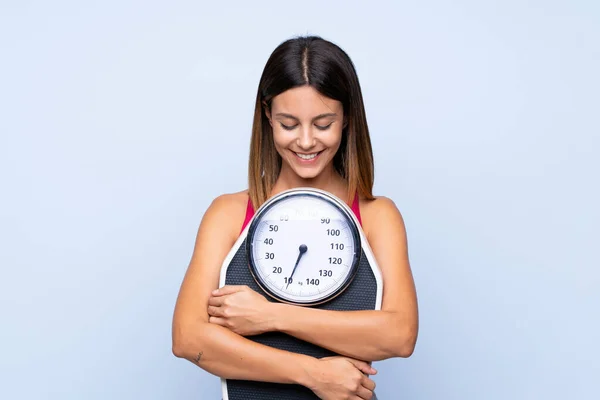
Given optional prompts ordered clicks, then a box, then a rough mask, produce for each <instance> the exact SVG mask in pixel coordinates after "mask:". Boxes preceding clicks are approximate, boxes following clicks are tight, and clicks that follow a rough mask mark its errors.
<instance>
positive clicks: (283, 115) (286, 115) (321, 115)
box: [275, 113, 337, 121]
mask: <svg viewBox="0 0 600 400" xmlns="http://www.w3.org/2000/svg"><path fill="white" fill-rule="evenodd" d="M275 116H276V117H284V118H291V119H295V120H296V121H298V118H296V117H294V116H293V115H292V114H286V113H277V114H275ZM335 116H337V114H336V113H326V114H320V115H317V116H316V117H314V118H313V119H312V120H313V121H316V120H318V119H321V118H326V117H335Z"/></svg>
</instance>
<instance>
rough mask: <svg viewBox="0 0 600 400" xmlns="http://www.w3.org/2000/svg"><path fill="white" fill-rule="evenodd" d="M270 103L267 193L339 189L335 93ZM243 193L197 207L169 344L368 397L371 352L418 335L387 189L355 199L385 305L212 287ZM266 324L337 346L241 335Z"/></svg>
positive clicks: (293, 94)
mask: <svg viewBox="0 0 600 400" xmlns="http://www.w3.org/2000/svg"><path fill="white" fill-rule="evenodd" d="M271 107H272V108H271V110H269V111H267V117H268V118H269V120H270V123H271V126H272V127H273V140H274V142H275V146H276V148H277V151H278V152H279V154H280V155H281V157H282V161H283V162H282V169H281V173H280V175H279V177H278V180H277V182H276V184H275V187H274V190H273V193H272V195H275V194H277V193H279V192H281V191H284V190H287V189H290V188H294V187H299V186H305V187H315V188H319V189H323V190H327V191H329V192H331V193H333V194H334V195H336V196H338V197H340V198H345V196H346V189H347V186H346V183H345V181H344V180H343V178H342V177H341V176H339V175H338V174H337V173H336V172H335V171H334V169H333V164H332V160H333V157H334V155H335V153H336V152H337V150H338V148H339V145H340V142H341V137H342V129H343V127H344V124H345V118H344V114H343V108H342V105H341V103H339V102H338V101H335V100H332V99H329V98H326V97H324V96H322V95H321V94H319V93H318V92H316V91H315V90H314V89H313V88H311V87H309V86H304V87H300V88H295V89H291V90H288V91H286V92H284V93H282V94H280V95H279V96H277V97H275V98H274V99H273V101H272V103H271ZM286 128H287V129H286ZM321 151H322V152H321ZM315 152H321V153H320V154H319V158H318V159H317V160H316V162H315V163H313V164H311V165H310V166H307V165H306V164H303V163H301V162H300V160H299V159H298V156H297V155H296V153H303V154H310V153H315ZM247 201H248V194H247V191H243V192H238V193H233V194H225V195H222V196H219V197H218V198H217V199H215V200H214V201H213V203H212V204H211V206H210V207H209V209H208V210H207V212H206V213H205V215H204V217H203V220H202V223H201V224H200V229H199V232H198V236H197V239H196V246H195V248H194V253H193V255H192V260H191V262H190V266H189V268H188V271H187V272H186V276H185V278H184V281H183V283H182V286H181V290H180V294H179V297H178V300H177V304H176V308H175V314H174V320H173V352H174V354H175V355H176V356H178V357H182V358H186V359H188V360H190V361H192V362H194V363H196V364H197V365H199V366H200V367H202V368H203V369H205V370H207V371H208V372H211V373H213V374H215V375H217V376H220V377H223V378H226V379H249V380H257V381H267V382H281V383H298V384H301V385H304V386H307V387H309V388H310V389H311V390H313V391H314V392H315V393H316V394H317V395H318V396H319V397H320V398H322V399H332V400H333V399H370V398H371V396H372V394H373V390H374V388H375V383H374V382H373V380H371V379H370V378H368V375H369V374H370V375H372V374H375V373H376V370H375V369H373V368H372V367H371V366H370V365H369V364H368V362H371V361H375V360H383V359H387V358H391V357H409V356H410V355H411V354H412V352H413V350H414V346H415V343H416V339H417V332H418V311H417V298H416V291H415V287H414V282H413V277H412V273H411V269H410V265H409V260H408V250H407V239H406V230H405V226H404V221H403V219H402V216H401V214H400V212H399V211H398V209H397V208H396V206H395V204H394V203H393V202H392V201H391V200H390V199H388V198H385V197H376V198H375V200H365V199H360V209H361V216H362V220H363V231H364V232H365V235H366V237H367V240H368V241H369V244H370V246H371V249H372V250H373V254H374V256H375V258H376V260H377V263H378V265H379V266H380V268H381V271H382V275H383V280H384V282H385V285H384V292H383V299H382V307H381V310H377V311H373V310H369V311H351V312H348V311H328V310H318V309H313V308H307V307H298V306H293V305H287V304H282V303H271V302H269V301H267V300H266V299H265V298H264V297H263V296H262V295H260V294H258V293H256V292H254V291H253V290H251V289H250V288H248V287H247V286H231V285H228V286H225V287H223V288H220V289H217V287H218V281H219V272H220V268H221V264H222V262H223V260H224V258H225V257H226V255H227V253H228V252H229V250H230V249H231V247H232V246H233V244H234V242H235V240H236V239H237V237H238V235H239V231H240V228H241V226H240V224H241V221H243V219H244V215H245V209H246V203H247ZM375 228H376V229H375ZM268 331H282V332H285V333H287V334H290V335H292V336H296V337H298V338H300V339H302V340H305V341H308V342H312V343H315V344H317V345H319V346H322V347H325V348H328V349H330V350H333V351H334V352H336V353H338V354H341V355H342V356H339V357H329V358H326V359H314V358H312V357H308V356H304V355H301V354H293V353H288V352H285V351H281V350H277V349H273V348H270V347H267V346H263V345H260V344H257V343H254V342H252V341H250V340H247V339H245V338H244V336H248V335H255V334H258V333H263V332H268Z"/></svg>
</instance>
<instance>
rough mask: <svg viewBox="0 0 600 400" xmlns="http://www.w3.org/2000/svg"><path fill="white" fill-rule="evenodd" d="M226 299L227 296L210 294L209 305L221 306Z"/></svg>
mask: <svg viewBox="0 0 600 400" xmlns="http://www.w3.org/2000/svg"><path fill="white" fill-rule="evenodd" d="M224 301H225V297H224V296H219V297H214V296H210V297H209V298H208V305H209V306H215V307H220V306H222V305H223V302H224Z"/></svg>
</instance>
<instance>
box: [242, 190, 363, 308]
mask: <svg viewBox="0 0 600 400" xmlns="http://www.w3.org/2000/svg"><path fill="white" fill-rule="evenodd" d="M350 213H351V211H350V210H349V209H348V207H347V206H346V205H345V204H343V203H342V202H341V200H340V199H338V198H337V197H335V196H332V195H330V194H328V193H326V192H322V191H317V190H310V189H305V190H300V189H296V190H289V191H286V192H283V193H280V194H279V195H277V196H275V197H273V198H272V199H270V200H269V201H267V202H266V203H265V204H264V205H263V206H262V207H261V208H260V209H259V210H258V212H257V214H256V216H255V217H254V219H253V221H252V223H251V224H250V227H249V228H248V229H249V230H248V235H247V238H246V251H247V255H248V260H249V266H250V271H251V272H252V275H253V276H254V278H255V280H256V281H257V283H258V285H259V286H260V287H261V288H262V289H263V290H264V291H265V292H266V293H267V294H268V295H270V296H271V297H273V298H275V299H277V300H278V301H282V302H286V303H293V304H298V305H315V304H321V303H324V302H326V301H328V300H330V299H332V298H334V297H335V296H337V295H338V294H339V293H341V292H342V291H343V290H344V289H345V288H346V287H348V285H349V284H350V282H351V281H352V279H353V278H354V275H355V274H356V270H357V268H358V262H359V258H360V254H361V242H360V234H359V231H358V227H357V225H356V222H355V220H354V219H353V218H352V216H351V214H350Z"/></svg>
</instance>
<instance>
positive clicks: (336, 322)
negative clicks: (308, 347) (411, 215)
mask: <svg viewBox="0 0 600 400" xmlns="http://www.w3.org/2000/svg"><path fill="white" fill-rule="evenodd" d="M369 210H370V212H369V215H368V220H369V224H370V226H372V227H375V229H370V230H369V231H370V235H369V238H368V240H369V244H370V246H371V248H372V250H373V253H374V255H375V258H376V260H377V263H378V264H379V266H380V268H381V271H382V275H383V281H384V292H383V299H382V307H381V310H377V311H373V310H369V311H330V310H319V309H314V308H304V307H298V306H293V305H287V304H282V303H267V302H257V300H256V299H257V297H256V296H255V295H252V294H251V293H249V292H248V290H249V289H248V288H243V287H228V288H223V289H220V290H219V292H220V293H218V294H217V295H215V296H216V297H212V298H211V299H210V300H209V304H210V305H211V306H210V307H209V314H211V315H212V316H211V319H210V321H211V322H213V323H216V324H220V325H222V326H226V327H229V328H230V329H232V330H233V331H234V332H237V333H240V334H242V335H245V334H251V333H252V331H253V330H256V329H262V330H264V331H272V330H275V331H282V332H285V333H287V334H289V335H292V336H295V337H297V338H299V339H302V340H305V341H307V342H311V343H314V344H316V345H319V346H321V347H325V348H328V349H330V350H332V351H334V352H336V353H338V354H342V355H345V356H348V357H352V358H357V359H360V360H365V361H377V360H383V359H387V358H391V357H409V356H410V355H411V354H412V352H413V350H414V346H415V343H416V339H417V331H418V315H417V314H418V312H417V298H416V291H415V287H414V282H413V277H412V273H411V270H410V265H409V261H408V250H407V240H406V230H405V227H404V222H403V219H402V216H401V214H400V212H399V211H398V209H397V208H396V206H395V205H394V203H393V202H392V201H391V200H389V199H387V198H379V199H377V200H376V201H375V202H373V203H372V204H371V205H370V208H369ZM236 292H237V293H236ZM252 310H254V312H252ZM223 313H228V314H227V315H224V314H223ZM240 317H242V318H240ZM243 317H245V318H243ZM257 320H258V321H259V322H258V323H257Z"/></svg>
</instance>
